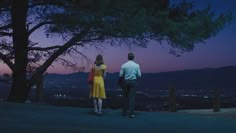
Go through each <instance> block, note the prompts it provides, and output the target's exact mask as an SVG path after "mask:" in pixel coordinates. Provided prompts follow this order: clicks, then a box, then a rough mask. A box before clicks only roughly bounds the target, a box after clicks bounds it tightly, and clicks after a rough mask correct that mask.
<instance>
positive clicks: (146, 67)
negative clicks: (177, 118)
mask: <svg viewBox="0 0 236 133" xmlns="http://www.w3.org/2000/svg"><path fill="white" fill-rule="evenodd" d="M174 1H177V0H174ZM195 1H197V2H196V5H197V6H198V7H206V6H207V3H208V2H210V3H212V9H213V10H214V11H217V12H218V11H219V12H222V11H223V12H225V11H228V10H231V11H232V12H233V16H234V19H233V21H232V23H231V24H230V25H227V26H226V27H225V29H224V30H222V31H220V33H219V34H217V35H216V36H215V37H212V38H210V39H208V40H207V41H206V43H205V44H196V46H195V48H194V50H193V51H192V52H190V53H185V54H183V55H182V56H181V57H175V56H173V55H171V54H169V46H168V45H165V43H163V44H162V45H160V44H159V43H157V42H151V43H150V45H149V46H148V47H147V48H133V49H131V50H129V49H128V48H127V47H106V48H104V49H103V52H101V51H97V50H95V49H94V48H91V47H88V48H86V49H83V50H81V51H83V52H84V53H85V54H86V55H87V56H88V57H89V58H90V59H91V60H92V61H93V60H94V59H95V57H96V55H97V54H102V55H103V56H104V61H105V63H106V64H107V66H108V72H117V71H119V70H120V66H121V65H122V63H124V62H126V61H127V53H128V52H133V53H134V54H135V55H136V57H135V61H136V62H137V63H139V64H140V66H141V69H142V71H143V72H166V71H175V70H184V69H197V68H209V67H210V68H215V67H222V66H229V65H234V66H236V39H235V37H236V36H235V34H236V23H235V14H236V9H235V7H236V1H235V0H202V1H198V0H195ZM32 38H33V39H34V41H38V42H41V43H44V44H47V45H49V44H51V43H53V44H57V43H59V44H60V43H61V42H60V39H58V38H53V39H46V38H45V35H43V34H42V33H34V34H33V35H32ZM73 61H75V62H78V64H80V65H81V66H85V67H86V68H88V66H87V65H86V63H82V62H81V61H80V60H78V59H74V60H73ZM6 72H10V70H9V69H8V68H7V67H6V66H5V65H4V64H2V63H0V74H2V73H6ZM48 72H50V73H71V72H74V71H73V70H71V69H66V68H64V67H62V66H61V65H59V64H57V63H54V64H53V67H50V68H49V69H48Z"/></svg>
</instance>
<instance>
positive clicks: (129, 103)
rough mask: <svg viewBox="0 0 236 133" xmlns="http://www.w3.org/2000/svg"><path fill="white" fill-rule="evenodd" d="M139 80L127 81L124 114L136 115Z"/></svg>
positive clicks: (124, 89)
mask: <svg viewBox="0 0 236 133" xmlns="http://www.w3.org/2000/svg"><path fill="white" fill-rule="evenodd" d="M136 86H137V80H125V85H124V88H123V93H124V107H123V113H127V111H128V110H129V114H130V115H131V114H134V109H135V95H136Z"/></svg>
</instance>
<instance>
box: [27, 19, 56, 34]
mask: <svg viewBox="0 0 236 133" xmlns="http://www.w3.org/2000/svg"><path fill="white" fill-rule="evenodd" d="M52 23H53V21H45V22H42V23H38V24H37V25H36V26H34V27H33V28H32V29H30V30H29V32H28V34H29V35H30V34H32V33H33V32H34V31H35V30H37V29H38V28H40V27H42V26H44V25H47V24H52Z"/></svg>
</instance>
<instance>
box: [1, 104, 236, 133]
mask: <svg viewBox="0 0 236 133" xmlns="http://www.w3.org/2000/svg"><path fill="white" fill-rule="evenodd" d="M89 111H90V109H86V108H72V107H55V106H49V105H36V104H16V103H7V102H0V132H1V133H17V132H18V133H236V117H228V116H227V117H225V116H224V115H206V114H205V115H201V113H200V114H199V113H196V112H195V113H193V112H191V111H190V113H189V111H179V112H177V113H170V112H137V117H136V118H132V119H131V118H128V117H122V116H121V115H120V110H109V109H105V110H104V115H103V116H102V117H98V116H94V115H90V114H89V113H88V112H89ZM234 113H236V111H235V112H233V113H232V114H234Z"/></svg>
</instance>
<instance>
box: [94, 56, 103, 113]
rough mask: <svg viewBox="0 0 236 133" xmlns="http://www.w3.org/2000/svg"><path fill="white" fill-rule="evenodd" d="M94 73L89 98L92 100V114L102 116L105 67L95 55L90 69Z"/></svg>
mask: <svg viewBox="0 0 236 133" xmlns="http://www.w3.org/2000/svg"><path fill="white" fill-rule="evenodd" d="M92 69H93V71H94V79H93V85H92V87H91V89H90V97H91V98H93V103H94V112H95V113H96V114H97V115H99V116H101V115H102V100H103V99H106V92H105V86H104V78H105V76H106V65H105V64H104V62H103V57H102V55H100V54H99V55H97V57H96V61H95V63H94V65H93V67H92Z"/></svg>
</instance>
